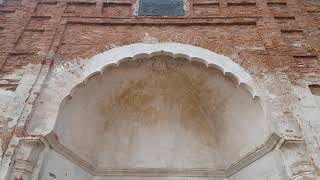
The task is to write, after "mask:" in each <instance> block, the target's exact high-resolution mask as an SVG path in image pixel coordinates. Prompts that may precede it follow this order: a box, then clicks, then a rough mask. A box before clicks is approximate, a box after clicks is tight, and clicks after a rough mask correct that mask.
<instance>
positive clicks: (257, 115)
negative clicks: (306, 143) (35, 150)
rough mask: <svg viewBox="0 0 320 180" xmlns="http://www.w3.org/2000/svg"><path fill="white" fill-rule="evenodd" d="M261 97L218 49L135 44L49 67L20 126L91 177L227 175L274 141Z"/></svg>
mask: <svg viewBox="0 0 320 180" xmlns="http://www.w3.org/2000/svg"><path fill="white" fill-rule="evenodd" d="M162 93H163V94H165V96H162ZM119 97H121V98H120V99H119ZM155 99H156V100H155ZM142 101H143V102H142ZM261 101H262V100H261V99H260V98H259V93H258V91H257V88H256V87H255V84H254V81H253V80H252V78H251V77H250V75H249V74H248V73H247V72H246V71H245V70H244V69H242V68H241V67H240V66H239V65H237V64H235V63H234V62H233V61H232V60H230V59H229V58H227V57H225V56H222V55H218V54H216V53H213V52H211V51H208V50H206V49H203V48H199V47H194V46H190V45H183V44H177V43H163V44H133V45H128V46H123V47H119V48H115V49H112V50H110V51H107V52H104V53H101V54H98V55H96V56H95V57H93V58H91V59H90V60H77V61H74V62H71V63H69V64H65V65H61V66H58V67H56V68H55V69H54V71H53V72H52V74H51V75H50V76H49V79H48V82H47V84H46V86H45V87H44V89H43V91H42V92H41V94H40V96H39V99H38V101H37V104H36V106H35V110H34V112H33V115H32V117H31V120H30V124H29V125H28V133H29V134H32V135H38V136H39V135H40V136H46V138H47V140H48V142H49V144H50V145H51V146H52V147H53V148H54V149H55V151H57V152H58V153H60V154H62V155H63V156H65V157H67V158H68V159H70V160H71V161H72V162H73V163H74V164H76V165H78V166H80V167H81V168H83V169H84V170H86V171H87V172H88V173H89V174H91V175H93V176H117V175H125V176H144V175H145V173H147V174H149V175H150V176H158V175H159V176H161V174H162V175H168V174H169V175H170V176H184V175H185V174H191V176H217V177H226V176H227V177H228V176H231V175H233V174H234V173H236V172H238V171H239V170H240V169H242V168H243V167H245V166H247V165H249V164H251V163H253V162H254V161H255V160H257V159H259V158H260V157H262V156H264V155H265V154H266V153H268V152H270V151H271V150H272V149H273V148H274V147H275V145H276V144H277V142H278V140H279V137H278V136H277V135H275V134H274V133H272V132H271V130H270V129H269V127H268V120H267V115H266V113H267V112H265V110H264V108H263V105H262V102H261ZM168 102H170V103H168ZM97 105H99V107H98V106H97ZM101 107H102V109H101ZM152 108H153V109H152ZM154 109H156V110H154ZM119 110H121V111H119ZM149 110H150V113H146V112H149ZM155 111H157V112H155ZM97 114H99V115H97ZM141 114H143V117H141ZM157 114H158V115H157ZM176 116H179V117H176ZM110 117H112V120H110ZM104 118H107V119H109V120H107V121H108V122H107V121H104V120H103V119H104ZM150 119H154V121H155V122H150ZM146 120H149V121H146ZM163 121H166V122H165V123H162V122H163ZM183 121H187V122H183ZM131 122H134V123H132V124H131ZM158 122H161V123H158ZM108 123H111V125H110V124H109V125H108ZM135 128H136V129H138V130H136V131H132V129H135ZM162 128H164V129H162ZM172 128H176V129H172ZM142 129H143V130H142ZM166 131H167V132H166ZM109 132H111V133H109ZM163 132H166V133H163ZM176 132H180V133H178V134H177V133H176ZM128 133H129V134H128ZM132 134H135V135H132ZM121 135H124V137H121V138H119V136H121ZM148 136H150V137H148ZM177 136H179V138H176V137H177ZM209 137H211V138H209ZM112 138H113V139H115V140H113V139H112ZM130 138H131V139H130ZM105 140H106V141H105ZM122 140H124V141H126V142H121V141H122ZM171 140H172V141H174V142H169V141H171ZM177 142H184V143H182V144H179V143H178V144H177ZM199 142H200V143H199ZM153 143H155V144H153ZM117 144H120V145H119V147H116V148H114V146H115V145H116V146H117ZM129 144H131V145H129ZM132 144H133V145H132ZM148 144H149V145H148ZM129 146H130V147H133V148H132V149H131V150H132V151H130V152H129V151H127V148H128V147H129ZM97 147H98V148H97ZM123 150H125V151H123ZM122 151H123V152H122ZM158 155H159V156H158ZM165 156H166V157H165ZM180 156H181V157H180ZM132 157H134V158H132ZM179 157H180V158H179ZM175 158H177V159H175ZM101 159H103V160H101Z"/></svg>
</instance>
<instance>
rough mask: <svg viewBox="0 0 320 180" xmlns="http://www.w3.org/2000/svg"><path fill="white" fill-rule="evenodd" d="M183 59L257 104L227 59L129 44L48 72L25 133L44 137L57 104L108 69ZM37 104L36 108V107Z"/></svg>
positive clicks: (191, 49)
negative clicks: (216, 72) (229, 82)
mask: <svg viewBox="0 0 320 180" xmlns="http://www.w3.org/2000/svg"><path fill="white" fill-rule="evenodd" d="M160 55H161V56H169V57H172V58H183V59H186V60H187V61H189V62H190V63H201V64H202V65H203V66H205V67H207V68H214V69H217V70H219V71H220V72H221V73H222V74H223V75H224V76H226V77H228V78H230V79H231V80H232V81H233V82H235V85H236V86H239V87H240V88H244V89H245V90H247V91H248V93H250V94H251V97H252V98H254V99H255V100H258V101H259V102H260V103H261V101H262V100H261V98H260V96H259V94H260V91H262V90H261V89H259V88H258V87H257V86H255V83H254V80H253V79H252V77H251V76H250V75H249V74H248V73H247V72H246V71H245V70H244V69H243V68H241V67H240V66H239V65H238V64H236V63H235V62H233V61H232V60H231V59H230V58H228V57H226V56H223V55H219V54H216V53H214V52H212V51H209V50H207V49H204V48H200V47H195V46H191V45H185V44H179V43H159V44H143V43H137V44H131V45H127V46H122V47H117V48H114V49H111V50H108V51H106V52H103V53H100V54H98V55H96V56H94V57H92V58H91V59H89V60H81V59H79V60H74V61H73V62H72V61H70V62H68V63H66V64H62V65H58V66H57V67H54V69H53V70H52V72H51V74H50V77H49V78H48V81H47V82H46V85H45V87H44V88H43V89H42V92H40V96H39V98H38V100H37V103H36V105H35V108H34V111H33V114H32V115H31V117H30V121H29V124H28V126H27V131H28V133H29V134H30V135H38V136H45V135H47V134H49V133H51V132H52V130H53V129H54V126H55V122H56V119H57V117H58V114H59V111H60V107H61V104H63V103H64V101H65V100H66V99H69V98H72V95H73V94H74V93H75V92H76V91H77V90H78V89H79V88H81V87H83V86H85V85H86V84H87V82H88V81H90V79H91V78H92V77H94V76H99V75H102V74H103V73H104V72H105V71H107V70H108V69H109V68H117V67H119V66H121V64H122V63H123V62H126V61H135V60H137V59H141V58H152V57H155V56H160ZM37 104H39V106H37Z"/></svg>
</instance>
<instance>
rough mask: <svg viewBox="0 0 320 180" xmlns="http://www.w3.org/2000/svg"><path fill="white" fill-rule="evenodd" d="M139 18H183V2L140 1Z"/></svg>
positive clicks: (169, 0) (168, 0) (163, 0)
mask: <svg viewBox="0 0 320 180" xmlns="http://www.w3.org/2000/svg"><path fill="white" fill-rule="evenodd" d="M138 15H139V16H183V15H184V9H183V0H161V1H159V0H140V1H139V12H138Z"/></svg>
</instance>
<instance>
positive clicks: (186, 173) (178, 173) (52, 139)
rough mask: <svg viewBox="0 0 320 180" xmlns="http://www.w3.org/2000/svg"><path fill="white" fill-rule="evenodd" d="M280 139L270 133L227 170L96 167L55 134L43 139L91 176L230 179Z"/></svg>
mask: <svg viewBox="0 0 320 180" xmlns="http://www.w3.org/2000/svg"><path fill="white" fill-rule="evenodd" d="M280 139H281V138H280V137H279V136H278V135H277V134H275V133H272V134H271V135H270V136H269V137H268V138H267V139H266V141H265V142H264V143H263V144H261V145H260V146H257V147H256V148H255V149H253V150H252V151H250V152H248V153H247V154H245V155H244V156H242V157H241V158H240V159H239V160H237V161H236V162H234V163H232V165H231V166H229V167H228V168H227V169H190V168H188V169H184V168H180V169H172V168H170V169H166V168H133V169H110V168H101V167H97V166H95V165H93V164H91V163H90V162H88V161H86V160H84V159H82V158H81V157H80V156H78V155H77V154H76V153H74V152H73V151H71V150H70V149H68V148H67V147H65V146H64V145H63V144H61V143H60V142H59V141H58V139H57V137H56V136H55V134H53V133H51V134H49V135H47V136H46V137H45V140H46V141H47V142H48V144H49V145H50V147H51V148H52V149H53V150H54V151H55V152H57V153H59V154H61V155H62V156H64V157H65V158H66V159H68V160H70V161H71V162H72V163H74V164H76V165H77V166H79V167H80V168H82V169H83V170H85V171H86V172H88V173H89V174H91V175H93V176H112V177H116V176H121V177H123V176H130V177H168V176H169V177H225V178H227V177H230V176H232V175H234V174H236V173H237V172H239V171H240V170H241V169H243V168H245V167H247V166H249V165H250V164H252V163H254V162H255V161H257V160H258V159H260V158H262V157H264V156H265V155H267V154H268V153H270V152H271V151H272V150H273V149H274V148H275V147H276V146H277V145H278V144H279V142H280Z"/></svg>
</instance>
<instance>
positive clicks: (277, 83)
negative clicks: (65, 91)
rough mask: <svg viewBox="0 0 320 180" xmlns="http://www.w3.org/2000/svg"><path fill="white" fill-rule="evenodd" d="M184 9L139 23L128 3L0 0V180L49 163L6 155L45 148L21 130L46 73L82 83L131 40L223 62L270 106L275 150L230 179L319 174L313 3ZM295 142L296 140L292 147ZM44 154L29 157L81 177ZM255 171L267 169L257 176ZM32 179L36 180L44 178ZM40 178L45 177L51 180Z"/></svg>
mask: <svg viewBox="0 0 320 180" xmlns="http://www.w3.org/2000/svg"><path fill="white" fill-rule="evenodd" d="M184 2H187V3H186V7H185V10H186V14H185V16H179V17H141V16H136V14H137V8H138V2H137V0H126V1H123V0H114V1H108V2H105V1H103V0H77V1H72V0H70V1H68V0H57V1H55V0H0V159H1V166H0V179H1V178H3V179H4V178H5V176H6V175H7V174H8V172H11V173H9V174H13V176H12V178H15V177H20V176H21V177H23V178H24V177H25V176H26V175H25V174H23V173H22V174H21V173H20V171H19V167H20V164H19V162H20V161H21V162H25V161H28V162H29V161H31V162H33V164H32V163H31V165H30V166H28V167H29V168H30V167H32V168H31V169H28V173H29V174H32V176H33V177H34V176H37V173H36V172H38V171H42V170H41V167H47V166H48V167H49V166H50V167H52V164H50V163H49V164H46V163H44V166H42V165H41V164H39V162H38V158H35V157H34V156H33V155H30V154H28V153H26V154H24V155H21V156H18V155H17V154H19V153H18V152H19V151H18V150H16V149H17V147H22V148H24V147H25V146H23V143H27V144H28V143H29V146H31V147H36V148H33V150H30V152H34V153H39V152H38V149H39V147H38V146H40V145H38V144H37V143H34V141H37V140H35V139H38V140H39V141H40V140H41V142H44V143H45V141H46V140H45V139H43V137H38V136H36V135H33V134H28V133H27V131H26V126H27V124H28V121H29V120H30V119H31V118H30V117H31V114H32V113H33V111H35V110H34V104H35V102H37V103H36V104H37V106H39V104H40V105H41V104H42V103H43V102H41V101H37V100H36V99H37V97H38V95H39V94H40V95H41V92H42V91H41V89H46V86H47V84H46V82H48V81H50V80H51V79H55V77H54V78H52V76H51V75H52V74H55V71H56V70H57V69H58V70H59V69H60V70H61V69H62V68H63V69H64V70H65V71H66V72H68V73H66V74H65V76H62V79H63V80H62V81H61V82H62V83H61V84H58V83H56V82H55V83H56V84H58V85H59V86H64V85H65V84H63V83H66V82H68V81H67V80H66V79H68V78H70V77H81V78H83V77H82V74H81V73H79V74H77V72H78V71H81V68H82V66H83V64H86V63H88V62H89V61H90V59H91V58H92V57H93V56H95V55H97V54H99V53H102V52H105V51H107V50H110V49H113V48H115V47H120V46H124V45H129V44H134V43H146V44H157V43H162V42H175V43H182V44H190V45H193V46H198V47H201V48H205V49H208V50H210V51H212V52H215V53H218V54H221V55H224V56H227V57H229V58H230V59H232V61H233V62H234V63H236V64H238V65H240V66H241V67H242V68H243V69H244V70H245V71H246V72H248V73H249V74H250V75H251V76H252V78H253V81H254V82H255V86H256V87H258V88H259V89H263V90H264V93H262V94H261V99H262V100H263V103H264V105H265V107H266V109H271V110H270V111H269V112H268V114H265V116H266V118H267V120H268V121H270V122H269V127H270V129H272V131H273V132H275V133H276V134H278V135H279V137H280V138H281V141H283V142H282V143H279V145H278V146H277V147H276V149H277V151H276V152H272V153H270V154H268V155H267V156H265V157H263V158H262V159H260V160H259V161H257V164H256V166H247V167H246V168H245V169H243V171H241V173H238V174H236V175H233V176H232V177H231V179H232V180H233V179H234V180H238V179H257V177H261V179H268V178H269V179H270V178H271V179H277V178H278V179H286V178H287V177H286V175H284V174H287V175H288V176H289V177H290V178H292V179H294V178H295V179H299V178H300V177H301V174H303V172H307V173H306V174H308V173H309V174H313V175H312V178H313V179H315V177H316V176H317V177H319V175H320V123H319V122H320V121H319V117H320V99H319V98H320V90H319V89H320V88H319V85H320V43H319V42H320V2H319V0H247V1H242V0H234V1H232V0H211V1H207V0H189V1H186V0H185V1H184ZM132 51H134V50H132ZM118 54H121V53H118ZM115 56H116V55H115ZM74 69H77V71H73V70H74ZM79 69H80V70H79ZM56 79H57V78H56ZM79 79H80V78H79ZM70 81H72V78H70ZM70 83H71V84H72V83H73V82H70ZM48 84H50V83H48ZM66 86H67V85H66ZM50 87H51V86H50ZM53 88H54V87H53ZM52 91H54V89H53V90H52ZM57 91H59V89H58V88H57ZM46 100H48V99H46ZM51 100H52V99H51ZM48 101H50V99H49V100H48ZM39 119H40V120H41V117H40V118H38V120H39ZM37 122H38V121H37ZM34 127H41V126H34ZM33 132H41V129H40V130H39V129H33ZM239 134H241V132H239ZM21 139H26V140H24V141H20V140H21ZM30 141H31V145H30ZM296 141H299V143H298V144H295V143H292V142H296ZM262 143H263V142H262ZM46 145H47V144H46ZM31 149H32V148H31ZM278 151H279V152H278ZM54 153H55V152H51V150H46V151H45V152H42V153H39V154H41V156H48V157H49V159H50V158H51V159H52V161H51V162H61V163H62V162H63V163H65V166H68V167H70V168H74V169H75V170H74V171H77V172H78V171H79V172H81V173H79V174H76V175H74V176H73V177H74V178H75V179H76V178H79V179H80V178H83V179H88V178H89V175H88V174H87V173H86V172H85V171H82V170H81V169H79V167H76V166H74V164H70V162H67V160H66V159H65V158H64V157H62V156H61V157H60V155H59V154H54ZM278 153H279V154H281V155H279V154H278ZM22 154H23V153H22ZM31 154H32V153H31ZM48 154H49V155H48ZM50 154H51V155H50ZM302 154H303V155H302ZM280 156H281V158H280ZM39 159H41V157H40V158H39ZM44 159H46V158H44ZM273 159H276V161H277V162H278V161H279V163H278V164H277V165H279V164H283V168H284V169H285V170H286V172H283V171H279V172H278V171H276V170H275V169H272V168H270V167H271V166H272V163H274V161H273ZM281 159H283V161H284V162H282V160H281ZM47 160H48V159H47ZM16 162H17V163H16ZM48 162H49V160H48ZM68 163H69V164H68ZM22 164H23V163H22ZM266 164H268V167H266V168H265V165H266ZM61 166H63V165H61ZM257 167H261V168H265V169H266V171H267V172H258V170H257V169H256V168H257ZM54 168H55V167H54ZM42 169H43V168H42ZM29 171H31V172H32V173H31V172H29ZM42 172H43V174H41V173H40V174H41V177H42V178H44V179H46V178H47V176H48V174H49V173H48V172H46V171H42ZM251 172H256V174H254V173H251ZM273 172H274V174H273ZM301 172H302V173H301ZM19 173H20V174H19ZM28 173H27V174H28ZM57 173H58V174H59V173H62V172H61V171H59V172H57ZM261 174H263V175H261ZM314 174H316V175H314ZM10 176H11V175H10ZM78 176H79V177H78ZM80 176H81V177H80ZM9 178H11V177H9ZM50 178H53V179H55V178H54V176H53V175H52V176H50ZM50 178H49V179H50ZM25 179H26V178H24V180H25ZM66 179H70V178H66ZM71 179H72V178H71ZM98 179H99V178H98ZM100 179H101V178H100ZM100 179H99V180H100ZM102 179H103V178H102ZM111 179H113V178H111ZM159 179H161V178H159Z"/></svg>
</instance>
